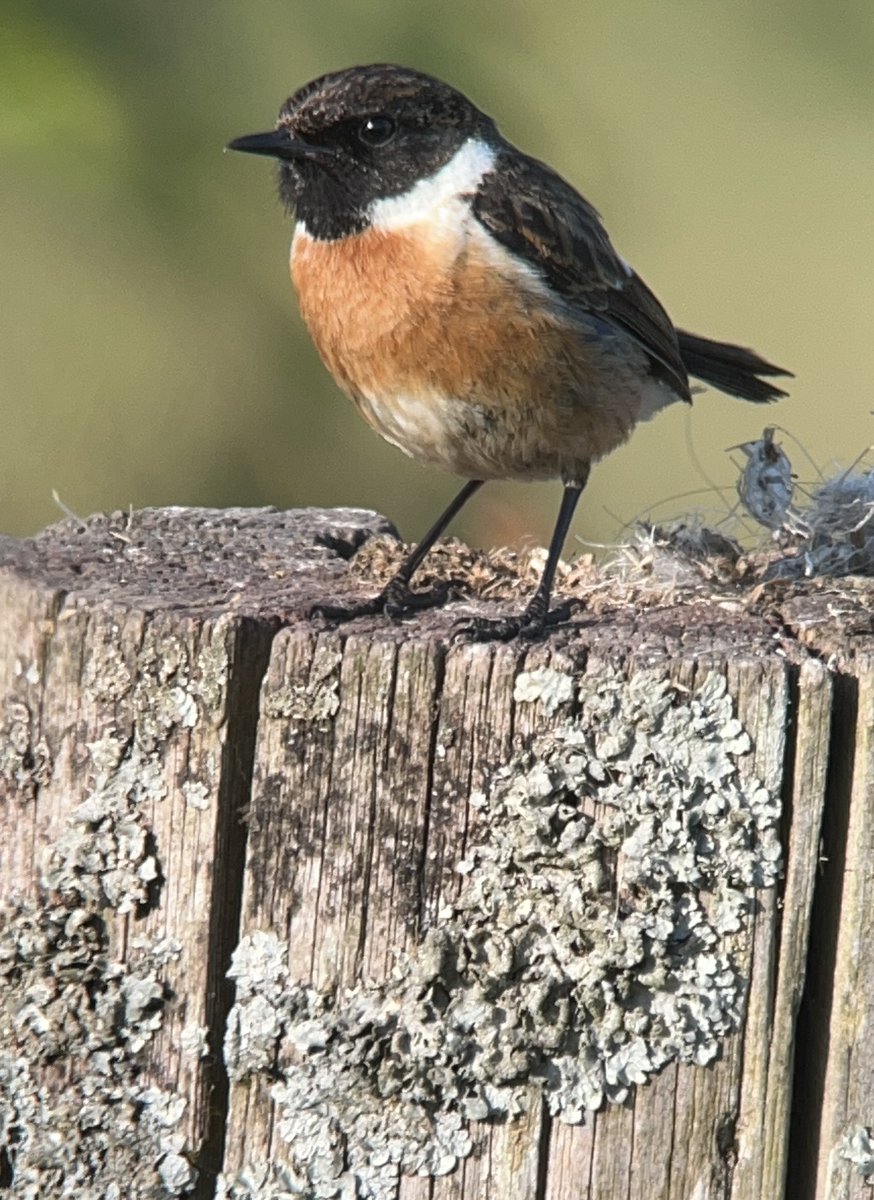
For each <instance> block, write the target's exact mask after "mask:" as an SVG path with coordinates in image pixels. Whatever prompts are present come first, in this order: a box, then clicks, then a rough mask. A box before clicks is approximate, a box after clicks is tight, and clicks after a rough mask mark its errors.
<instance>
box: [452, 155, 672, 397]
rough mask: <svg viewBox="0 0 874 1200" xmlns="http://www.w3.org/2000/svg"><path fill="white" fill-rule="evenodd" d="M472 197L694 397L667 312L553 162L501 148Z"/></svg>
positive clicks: (557, 283) (488, 224)
mask: <svg viewBox="0 0 874 1200" xmlns="http://www.w3.org/2000/svg"><path fill="white" fill-rule="evenodd" d="M472 205H473V212H474V215H475V216H476V218H477V220H478V221H479V222H480V223H481V224H482V225H483V226H484V227H485V228H486V229H487V230H488V231H489V233H491V234H492V235H493V236H494V237H495V238H497V240H498V241H499V242H500V243H501V244H502V245H503V246H505V247H506V248H507V249H508V250H510V251H511V252H512V253H513V254H516V255H517V256H518V257H519V258H521V259H522V260H523V261H524V262H526V263H527V264H528V265H529V266H531V267H533V268H534V269H535V270H537V271H538V272H539V273H540V274H541V275H542V277H543V278H544V280H545V281H546V283H547V284H548V285H549V286H550V287H551V288H552V289H553V290H554V291H555V292H556V293H557V294H558V295H559V296H561V297H562V299H563V300H565V301H566V302H567V303H568V304H569V305H570V307H571V309H572V310H573V309H575V310H578V311H579V312H580V314H581V315H583V314H591V315H593V316H595V317H597V318H599V319H600V320H602V321H606V322H608V323H609V324H610V325H612V326H613V327H614V328H617V329H620V330H622V331H623V332H624V333H626V334H628V335H629V336H630V337H631V338H633V339H634V341H635V342H636V343H637V344H638V345H639V346H640V347H641V348H642V349H643V350H644V351H645V352H646V354H647V356H648V358H649V361H650V369H651V371H652V374H653V375H654V376H655V377H656V378H657V379H660V380H663V381H664V382H665V383H667V384H668V385H669V386H670V387H671V388H672V389H673V390H674V391H675V392H676V393H677V395H678V396H679V397H680V398H681V399H684V400H688V399H689V398H690V396H689V381H688V377H687V375H686V369H685V367H684V366H683V360H682V358H681V357H680V350H679V347H678V345H677V334H676V331H675V329H674V326H673V322H672V321H671V319H670V317H669V316H668V315H667V313H666V312H665V310H664V309H663V308H662V306H661V304H659V302H658V300H657V299H656V298H655V296H654V295H653V294H652V292H651V291H650V290H649V288H648V287H647V286H646V284H645V283H644V282H643V281H642V280H641V279H640V278H638V276H637V275H636V274H635V273H634V272H633V271H632V270H631V268H630V267H629V266H627V264H626V263H625V262H623V260H622V259H621V258H620V256H619V255H618V254H617V253H616V251H615V250H614V249H613V246H612V245H611V244H610V239H609V238H608V236H607V233H606V231H605V229H604V227H603V225H602V224H601V221H600V218H599V217H598V214H597V212H596V211H595V209H594V208H593V207H592V206H591V204H589V203H588V201H586V200H584V199H583V197H582V196H581V195H580V194H579V192H577V191H576V190H575V189H574V188H572V187H571V185H570V184H569V183H567V182H566V181H565V180H564V179H562V178H561V176H560V175H558V174H557V173H556V172H555V171H553V170H552V168H551V167H548V166H546V164H545V163H541V162H538V161H537V160H536V159H533V158H529V157H528V156H527V155H523V154H520V153H519V152H518V151H513V152H512V153H511V152H505V153H503V154H500V155H499V156H498V158H497V161H496V163H495V166H494V169H493V170H492V171H491V172H489V174H487V175H485V176H484V177H483V179H482V180H481V181H480V185H479V188H478V190H477V192H476V194H475V196H474V198H473V202H472Z"/></svg>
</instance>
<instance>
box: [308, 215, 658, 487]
mask: <svg viewBox="0 0 874 1200" xmlns="http://www.w3.org/2000/svg"><path fill="white" fill-rule="evenodd" d="M487 237H488V235H487V234H485V232H484V231H481V230H480V229H479V226H475V228H473V229H463V228H462V229H457V230H446V229H443V230H441V229H440V228H439V226H438V227H437V228H436V229H424V228H423V227H422V226H412V227H410V228H409V229H405V230H403V231H401V232H398V231H392V232H381V231H376V230H372V229H371V230H367V231H365V232H364V233H361V234H357V235H355V236H352V237H348V238H345V239H342V240H339V241H335V242H319V241H315V240H314V239H312V238H310V237H309V236H308V235H307V234H306V233H303V234H298V235H297V236H296V237H295V240H294V243H293V246H292V259H291V270H292V277H293V279H294V283H295V287H296V289H297V292H298V296H299V300H300V307H301V312H302V315H303V318H304V320H305V322H306V324H307V327H308V329H309V331H310V333H311V335H312V337H313V340H314V341H315V343H316V346H317V347H318V349H319V352H320V354H321V356H322V358H323V359H324V361H325V364H326V365H327V367H328V369H329V370H330V371H331V373H332V374H333V375H334V377H335V378H336V380H337V382H338V383H339V384H340V386H341V387H342V388H343V389H344V390H345V391H346V392H347V394H348V395H349V396H351V398H352V399H353V400H354V401H355V403H356V405H357V406H358V408H359V410H360V411H361V413H362V415H363V416H364V417H365V418H366V419H367V420H368V421H369V422H370V423H371V424H372V425H373V426H374V427H375V428H376V429H377V430H378V431H379V432H380V433H382V434H383V436H384V437H387V438H388V439H389V440H390V441H392V442H394V443H395V444H396V445H398V446H400V448H401V449H403V450H404V451H405V452H406V453H408V454H410V455H411V456H412V457H414V458H418V459H420V460H423V461H427V462H433V463H436V464H437V465H440V466H442V467H444V468H445V469H447V470H450V471H453V472H455V473H457V474H460V475H464V476H468V477H482V478H512V477H523V478H524V477H528V478H550V477H553V476H556V475H565V476H566V477H571V476H573V474H574V472H575V471H576V470H577V469H578V467H579V465H580V464H582V463H588V462H589V461H591V460H592V459H593V458H597V457H600V456H601V455H602V454H605V453H607V451H608V450H611V449H612V448H613V447H614V446H616V445H617V444H618V443H619V442H621V441H623V440H624V439H625V437H627V435H628V433H629V432H630V430H631V428H632V426H633V424H634V422H635V420H636V417H637V411H638V408H639V403H640V396H639V394H638V393H639V384H640V379H639V375H640V372H639V371H638V370H636V369H635V370H632V369H631V367H632V364H629V369H628V372H627V378H623V377H622V371H621V370H620V371H619V372H617V366H616V363H615V362H607V361H606V360H605V358H604V355H603V354H601V353H600V352H599V351H598V349H597V346H593V344H592V343H591V342H590V341H587V339H586V338H585V337H584V336H583V334H582V331H581V329H580V328H579V326H575V325H574V324H573V323H572V322H570V321H569V320H568V319H567V318H566V317H563V316H562V315H561V314H560V313H558V312H557V311H556V308H555V306H553V305H551V304H550V302H549V297H548V294H547V292H546V290H545V288H544V286H543V285H542V284H540V282H539V281H538V280H536V279H535V278H534V277H533V276H532V275H531V274H530V273H529V272H527V271H526V270H525V268H524V267H522V266H521V264H519V263H518V262H517V261H516V260H515V259H514V258H513V257H512V256H511V255H510V254H509V253H508V252H504V251H502V250H501V248H500V247H499V246H498V245H497V244H496V243H491V242H488V241H487V240H486V239H487Z"/></svg>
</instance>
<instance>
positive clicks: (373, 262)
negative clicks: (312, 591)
mask: <svg viewBox="0 0 874 1200" xmlns="http://www.w3.org/2000/svg"><path fill="white" fill-rule="evenodd" d="M228 149H231V150H237V151H242V152H245V153H249V154H257V155H266V156H268V157H270V158H273V159H276V160H277V161H278V181H279V194H280V198H281V200H282V202H283V203H284V205H285V207H286V209H287V210H288V211H289V213H290V214H291V215H292V216H293V217H294V218H295V222H296V223H295V228H294V234H293V238H292V244H291V257H290V265H291V276H292V280H293V283H294V287H295V289H296V292H297V297H298V303H299V307H300V311H301V315H302V317H303V321H304V324H305V325H306V327H307V329H308V331H309V334H310V336H311V337H312V340H313V341H314V343H315V345H316V348H317V350H318V351H319V354H320V355H321V358H322V360H323V361H324V363H325V365H326V367H327V368H328V370H329V371H330V373H331V374H332V375H333V377H334V379H335V381H336V382H337V383H338V384H339V386H340V388H341V389H342V391H343V392H345V393H346V395H347V396H349V398H350V399H351V400H352V402H353V404H354V405H355V407H356V408H357V410H358V412H359V413H360V414H361V416H363V417H364V419H365V420H366V421H367V422H368V423H369V424H370V425H371V426H372V427H373V428H374V429H375V430H376V431H377V432H378V433H380V434H381V435H382V436H383V437H384V438H385V439H387V440H388V441H389V442H391V443H393V444H394V445H395V446H397V447H398V448H399V449H400V450H402V451H403V452H404V453H406V454H407V455H409V456H410V457H411V458H413V459H414V460H416V461H417V462H420V463H423V464H427V465H431V466H435V467H438V468H442V469H443V470H445V471H448V472H450V473H452V474H454V475H456V476H459V477H460V478H461V479H463V480H464V485H463V487H462V488H461V490H460V491H459V492H458V494H457V495H456V496H455V498H454V499H453V500H452V502H451V503H450V504H449V506H448V507H447V508H446V510H445V511H444V512H443V513H442V514H441V515H440V516H439V517H438V519H437V520H436V521H435V522H434V524H433V525H432V526H431V528H430V529H429V530H428V531H427V533H426V534H425V535H424V536H423V537H422V539H421V540H420V541H419V543H418V544H417V545H416V546H415V547H414V548H413V549H412V550H411V551H410V552H409V554H408V555H407V557H406V558H405V559H404V560H403V562H402V564H401V566H400V568H399V569H398V571H397V573H396V574H395V575H394V576H393V578H392V579H391V580H390V581H389V583H388V584H387V585H386V586H385V587H384V588H383V590H382V591H381V592H380V593H379V594H378V595H377V596H375V597H373V598H372V599H369V600H367V601H364V602H362V603H360V604H358V605H353V606H347V607H346V608H331V607H330V606H320V608H321V611H322V612H323V613H327V614H328V615H333V616H337V617H344V616H355V615H360V614H365V613H368V614H376V613H385V614H387V615H388V616H389V617H392V618H399V617H402V616H405V615H407V614H409V613H410V612H413V611H415V610H417V609H418V608H421V607H425V606H426V605H428V604H432V603H439V602H441V601H442V600H444V599H445V598H446V595H447V589H446V588H445V587H443V588H436V589H432V590H431V591H430V592H419V591H415V590H414V589H413V587H412V586H411V581H412V577H413V575H414V573H415V571H416V570H417V568H418V567H419V566H420V565H421V563H422V561H423V560H424V559H425V557H426V555H427V554H428V552H429V550H430V549H431V548H432V546H433V545H434V543H435V542H436V541H437V539H438V538H439V537H440V536H441V534H443V532H444V531H445V530H446V528H447V527H448V525H449V524H450V522H451V521H452V519H453V518H454V517H455V516H456V514H457V513H458V512H459V511H460V509H461V508H462V507H463V505H464V504H466V503H467V501H468V500H469V499H470V498H471V497H472V496H473V495H474V493H475V492H477V491H478V490H479V488H480V487H481V486H482V485H483V484H484V483H485V482H487V481H489V480H495V479H510V480H550V479H557V480H559V481H560V482H561V484H562V486H563V492H562V499H561V504H560V506H559V511H558V516H557V519H556V523H555V528H554V532H553V535H552V538H551V541H550V545H549V550H548V554H547V558H546V562H545V566H544V568H543V571H542V574H541V577H540V581H539V583H538V585H537V587H536V590H535V591H534V593H533V595H532V596H531V599H530V600H529V602H528V603H527V605H526V606H525V607H524V609H523V611H522V612H521V613H518V614H507V615H503V616H498V617H491V618H489V617H478V618H474V619H473V620H471V621H468V622H466V623H463V627H462V629H461V632H462V633H463V634H466V635H469V636H470V637H472V638H473V639H475V640H483V641H489V640H501V641H509V640H511V639H513V638H515V637H517V636H518V637H521V638H523V639H535V638H537V637H539V636H540V635H541V634H542V633H543V632H544V630H545V628H546V627H547V626H549V625H552V624H555V623H557V622H559V621H561V620H563V619H565V617H566V615H567V609H566V607H564V608H562V607H559V608H558V609H556V610H551V609H550V603H551V597H552V586H553V582H554V578H555V573H556V569H557V566H558V563H559V560H560V556H561V553H562V550H563V547H564V543H565V539H566V537H567V533H568V529H569V527H570V523H571V520H572V518H573V514H574V511H575V509H576V506H577V502H578V500H579V497H580V495H581V493H582V491H583V488H584V487H585V485H586V481H587V479H588V477H589V471H590V468H591V465H592V464H593V463H594V462H596V461H597V460H599V459H601V458H603V457H604V456H605V455H606V454H608V453H609V452H610V451H612V450H614V449H615V448H616V447H617V446H619V445H621V444H622V443H623V442H625V440H626V439H627V438H628V437H629V435H630V434H631V432H632V430H633V429H634V427H635V426H636V425H637V423H638V422H640V421H644V420H648V419H649V418H650V417H652V416H654V415H655V414H656V413H657V412H659V411H660V410H661V409H662V408H664V407H666V406H667V405H669V404H672V403H675V402H680V403H691V399H692V387H691V386H690V377H692V378H695V379H697V380H699V381H701V382H702V383H704V384H709V385H710V386H712V387H714V388H716V389H718V390H719V391H722V392H725V393H728V394H729V395H731V396H736V397H739V398H741V399H744V400H749V401H752V402H754V403H763V402H768V401H771V400H775V399H777V398H778V397H780V396H784V395H786V393H785V392H784V391H782V390H781V389H780V388H778V387H777V386H776V385H775V384H774V383H772V382H771V380H772V378H773V377H775V376H789V375H791V372H789V371H787V370H785V369H784V368H781V367H778V366H775V365H773V364H772V363H769V362H767V361H765V359H763V358H761V357H760V356H759V355H758V354H756V353H755V352H754V351H752V350H748V349H744V348H743V347H741V346H736V345H733V344H730V343H726V342H720V341H712V340H710V339H709V338H704V337H698V336H696V335H694V334H691V333H686V332H684V331H683V330H679V329H676V328H675V327H674V324H673V322H672V321H671V319H670V317H669V316H668V315H667V313H666V311H665V309H664V308H663V307H662V305H661V304H660V303H659V301H658V300H657V299H656V297H655V296H654V295H653V293H652V292H651V291H650V289H649V288H648V287H647V285H646V284H645V283H644V282H643V280H642V279H641V278H640V276H639V275H638V274H637V273H636V271H634V269H633V268H632V267H631V266H630V265H629V264H628V263H627V262H626V261H625V259H624V258H623V257H622V256H621V255H620V254H619V253H618V252H617V251H616V250H615V249H614V248H613V245H612V243H611V241H610V238H609V236H608V234H607V232H606V230H605V228H604V225H603V224H602V221H601V218H600V216H599V214H598V212H597V211H596V209H595V208H594V207H593V206H592V205H591V204H590V203H589V202H588V201H587V200H586V199H584V197H583V196H582V195H581V194H580V193H579V192H578V191H577V190H576V188H574V187H573V186H572V185H571V184H570V183H569V182H567V181H566V180H565V179H564V178H563V177H562V176H561V175H560V174H558V172H557V171H555V170H553V169H552V168H551V167H550V166H548V165H547V164H546V163H544V162H541V161H539V160H538V159H536V158H533V157H531V156H529V155H528V154H525V153H523V152H522V151H521V150H519V149H517V148H516V147H515V146H514V145H513V144H512V143H511V142H509V141H508V140H507V139H506V138H504V137H503V136H502V135H501V133H500V132H499V131H498V128H497V125H496V123H495V121H494V120H493V119H492V118H491V117H489V116H488V115H486V114H485V113H484V112H483V111H481V110H480V109H479V108H478V107H477V106H476V105H475V104H474V103H473V102H472V101H471V100H469V99H468V98H467V96H466V95H464V94H463V93H462V92H460V91H458V90H457V89H455V88H454V87H452V86H450V85H449V84H447V83H444V82H442V81H441V80H439V79H437V78H435V77H434V76H431V75H428V74H425V73H423V72H421V71H418V70H414V69H411V68H408V67H404V66H398V65H394V64H389V63H374V64H369V65H365V66H355V67H349V68H345V69H342V70H338V71H334V72H331V73H328V74H325V75H321V76H320V77H319V78H317V79H313V80H312V81H311V82H309V83H307V84H305V85H304V86H302V87H301V88H299V89H298V90H297V91H296V92H294V93H293V94H292V95H291V96H290V97H289V98H288V99H287V100H286V101H285V103H284V104H283V105H282V107H281V109H280V111H279V116H278V119H277V121H276V124H275V127H274V128H273V129H270V130H268V131H267V132H264V133H255V134H249V135H247V136H244V137H239V138H236V139H235V140H233V141H231V142H230V143H229V145H228Z"/></svg>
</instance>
